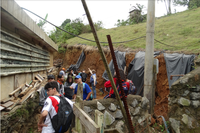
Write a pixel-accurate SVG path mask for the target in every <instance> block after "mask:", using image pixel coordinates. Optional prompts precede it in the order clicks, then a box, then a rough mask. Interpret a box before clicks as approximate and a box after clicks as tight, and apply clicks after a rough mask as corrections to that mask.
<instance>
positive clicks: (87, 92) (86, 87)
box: [74, 75, 92, 101]
mask: <svg viewBox="0 0 200 133" xmlns="http://www.w3.org/2000/svg"><path fill="white" fill-rule="evenodd" d="M75 80H76V83H77V85H76V88H75V91H74V99H76V94H77V90H78V85H83V100H85V101H88V100H90V99H91V94H92V91H91V89H90V87H89V85H88V84H87V83H83V82H82V79H81V76H80V75H77V76H76V77H75Z"/></svg>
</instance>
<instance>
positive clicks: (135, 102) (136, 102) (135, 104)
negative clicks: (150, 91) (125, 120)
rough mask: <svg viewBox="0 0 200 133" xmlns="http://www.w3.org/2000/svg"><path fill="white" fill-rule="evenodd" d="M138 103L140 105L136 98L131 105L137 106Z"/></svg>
mask: <svg viewBox="0 0 200 133" xmlns="http://www.w3.org/2000/svg"><path fill="white" fill-rule="evenodd" d="M137 105H138V101H137V100H136V99H134V100H133V102H132V103H131V106H132V107H134V108H135V107H136V106H137Z"/></svg>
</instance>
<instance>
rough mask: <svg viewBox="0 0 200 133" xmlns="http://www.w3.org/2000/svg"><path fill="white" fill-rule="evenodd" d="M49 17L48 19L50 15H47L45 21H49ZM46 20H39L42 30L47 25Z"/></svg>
mask: <svg viewBox="0 0 200 133" xmlns="http://www.w3.org/2000/svg"><path fill="white" fill-rule="evenodd" d="M47 17H48V13H47V14H46V16H45V20H47ZM45 20H41V19H40V20H39V22H38V23H37V25H38V26H39V27H40V28H41V29H44V27H43V26H44V25H45V24H46V21H45Z"/></svg>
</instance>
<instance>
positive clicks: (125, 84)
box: [104, 69, 130, 99]
mask: <svg viewBox="0 0 200 133" xmlns="http://www.w3.org/2000/svg"><path fill="white" fill-rule="evenodd" d="M119 74H120V78H121V82H122V88H123V90H124V93H125V96H126V97H127V95H128V92H129V88H130V84H129V83H128V82H126V76H125V74H124V71H123V70H122V69H119ZM113 79H114V82H115V85H116V87H117V90H118V93H119V96H120V98H122V95H121V90H120V87H119V83H118V81H117V78H116V73H115V74H114V77H113ZM104 86H105V87H111V83H110V81H107V82H106V83H105V84H104ZM106 98H115V93H114V90H113V88H111V89H110V92H109V94H108V95H106V96H105V97H104V99H106Z"/></svg>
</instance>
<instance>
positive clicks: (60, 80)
mask: <svg viewBox="0 0 200 133" xmlns="http://www.w3.org/2000/svg"><path fill="white" fill-rule="evenodd" d="M89 71H90V73H91V77H90V83H91V86H92V89H93V95H92V90H91V89H90V87H89V85H88V84H87V83H86V79H87V74H86V73H85V70H83V71H82V72H81V71H80V70H78V71H77V72H76V73H74V71H73V70H70V71H69V72H68V73H66V72H65V68H62V70H61V71H60V72H59V74H58V76H57V81H55V77H54V75H48V77H47V78H48V83H47V84H46V85H45V86H44V87H43V88H42V89H41V91H40V103H39V104H40V105H41V106H42V107H43V108H42V113H41V116H40V119H39V122H38V130H39V131H42V133H53V132H55V129H54V128H53V125H52V119H53V118H54V117H55V116H56V115H57V114H58V105H59V103H60V101H61V100H60V98H61V97H64V98H65V99H66V101H67V102H68V103H69V105H70V106H71V107H70V108H71V110H72V108H73V102H72V101H71V100H72V99H75V98H76V95H77V89H78V85H83V100H85V101H87V100H92V99H93V98H94V99H96V84H97V81H96V71H95V70H90V69H89ZM48 114H49V115H48Z"/></svg>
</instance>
